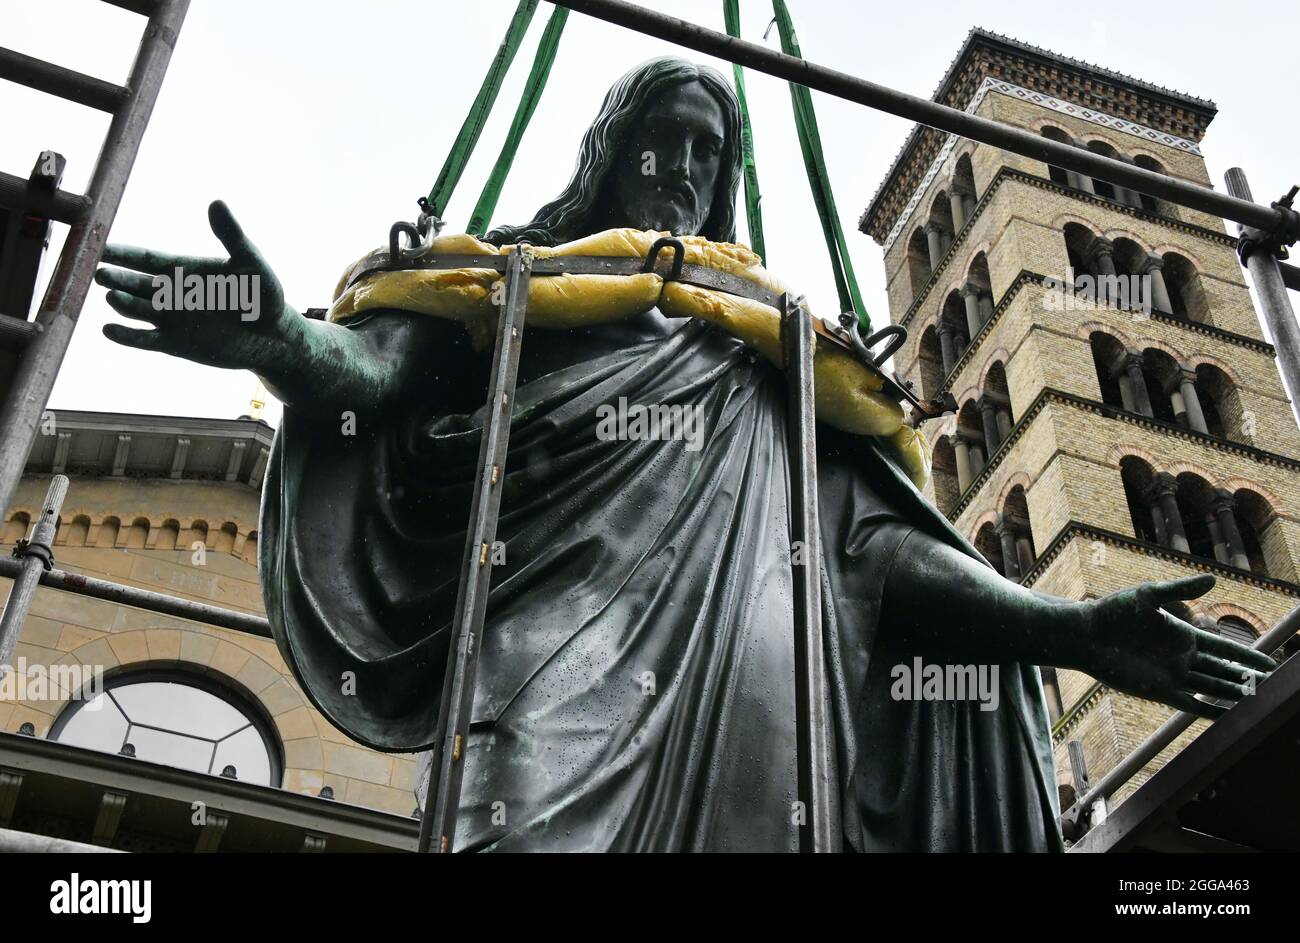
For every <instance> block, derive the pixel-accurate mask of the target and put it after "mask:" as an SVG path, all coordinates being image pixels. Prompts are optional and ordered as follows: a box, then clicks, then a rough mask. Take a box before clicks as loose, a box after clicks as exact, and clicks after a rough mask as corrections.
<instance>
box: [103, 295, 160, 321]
mask: <svg viewBox="0 0 1300 943" xmlns="http://www.w3.org/2000/svg"><path fill="white" fill-rule="evenodd" d="M104 297H105V299H106V300H107V301H108V306H109V307H110V308H112V309H113V310H114V311H116V312H117V313H118V314H120V315H122V317H124V318H135V319H136V320H137V321H150V322H152V323H153V324H156V325H158V324H161V323H162V322H163V321H164V320H165V319H166V318H167V317H168V316H169V315H171V314H172V312H171V311H159V310H158V309H157V308H155V307H154V306H153V302H152V301H146V300H145V299H143V298H137V297H136V296H135V295H128V294H127V293H126V292H124V291H110V292H109V293H108V294H107V295H105V296H104Z"/></svg>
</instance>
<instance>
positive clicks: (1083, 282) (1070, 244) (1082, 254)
mask: <svg viewBox="0 0 1300 943" xmlns="http://www.w3.org/2000/svg"><path fill="white" fill-rule="evenodd" d="M1063 235H1064V236H1065V258H1066V263H1067V264H1068V265H1069V267H1070V272H1071V273H1072V274H1073V281H1074V284H1073V285H1067V286H1066V287H1067V288H1073V289H1074V291H1075V292H1076V293H1082V294H1083V296H1084V298H1086V299H1094V298H1095V297H1096V282H1095V278H1096V275H1097V272H1096V270H1095V269H1094V268H1093V266H1092V264H1091V263H1090V262H1089V251H1090V250H1091V248H1092V245H1093V242H1094V241H1095V239H1096V236H1095V234H1093V233H1092V231H1090V230H1089V229H1088V228H1087V227H1086V226H1080V225H1079V224H1078V223H1066V224H1065V229H1064V230H1063ZM1066 281H1067V282H1068V281H1069V279H1066Z"/></svg>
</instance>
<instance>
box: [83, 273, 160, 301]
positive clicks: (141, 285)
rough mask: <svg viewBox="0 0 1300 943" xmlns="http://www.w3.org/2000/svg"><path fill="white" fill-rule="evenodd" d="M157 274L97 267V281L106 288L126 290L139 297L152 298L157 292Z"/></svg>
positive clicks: (129, 293)
mask: <svg viewBox="0 0 1300 943" xmlns="http://www.w3.org/2000/svg"><path fill="white" fill-rule="evenodd" d="M158 277H159V276H157V275H142V274H141V273H139V272H128V271H127V270H126V269H122V268H108V267H107V266H101V267H100V268H97V269H95V281H96V283H98V284H100V285H103V286H104V287H105V288H113V289H116V290H117V291H124V292H126V293H127V294H128V295H135V297H137V298H152V297H153V296H154V294H155V293H156V292H157V290H158V289H157V287H156V286H155V285H154V279H156V278H158Z"/></svg>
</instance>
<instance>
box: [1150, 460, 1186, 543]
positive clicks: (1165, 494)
mask: <svg viewBox="0 0 1300 943" xmlns="http://www.w3.org/2000/svg"><path fill="white" fill-rule="evenodd" d="M1154 490H1155V494H1156V500H1157V501H1159V502H1160V511H1161V513H1162V514H1163V515H1164V518H1165V532H1166V534H1167V535H1168V537H1169V546H1170V547H1172V548H1173V549H1174V550H1181V551H1182V552H1183V553H1191V545H1190V544H1188V542H1187V531H1185V530H1184V529H1183V515H1182V512H1180V511H1179V510H1178V479H1176V478H1174V476H1173V475H1171V474H1169V472H1161V473H1160V474H1158V475H1156V480H1155V489H1154Z"/></svg>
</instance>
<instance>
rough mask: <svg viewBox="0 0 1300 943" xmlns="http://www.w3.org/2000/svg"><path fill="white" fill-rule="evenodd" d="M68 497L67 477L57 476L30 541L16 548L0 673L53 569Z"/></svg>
mask: <svg viewBox="0 0 1300 943" xmlns="http://www.w3.org/2000/svg"><path fill="white" fill-rule="evenodd" d="M67 496H68V479H67V477H66V476H65V475H55V476H54V479H53V480H52V481H51V482H50V487H49V490H48V491H46V492H45V500H44V501H43V502H41V516H40V517H38V518H37V519H36V526H35V527H33V528H32V536H31V539H30V540H23V541H19V542H18V546H16V547H15V548H14V556H16V557H18V559H19V565H18V572H17V573H15V574H14V577H13V580H14V585H13V586H12V587H11V588H10V590H9V598H8V599H6V600H5V608H4V614H3V615H0V673H2V672H3V671H4V670H5V667H6V666H7V665H9V663H10V661H11V660H12V658H13V653H14V647H15V646H16V645H17V644H18V634H19V633H20V632H22V630H23V621H24V620H25V619H26V618H27V610H28V609H30V608H31V605H32V599H33V597H35V595H36V587H37V586H38V585H39V584H40V581H41V574H42V573H43V572H45V571H46V570H48V569H50V568H51V567H53V566H54V553H53V551H52V550H51V549H50V548H51V547H52V546H54V535H55V533H56V532H57V531H58V529H59V511H60V510H62V508H63V499H64V498H66V497H67Z"/></svg>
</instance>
